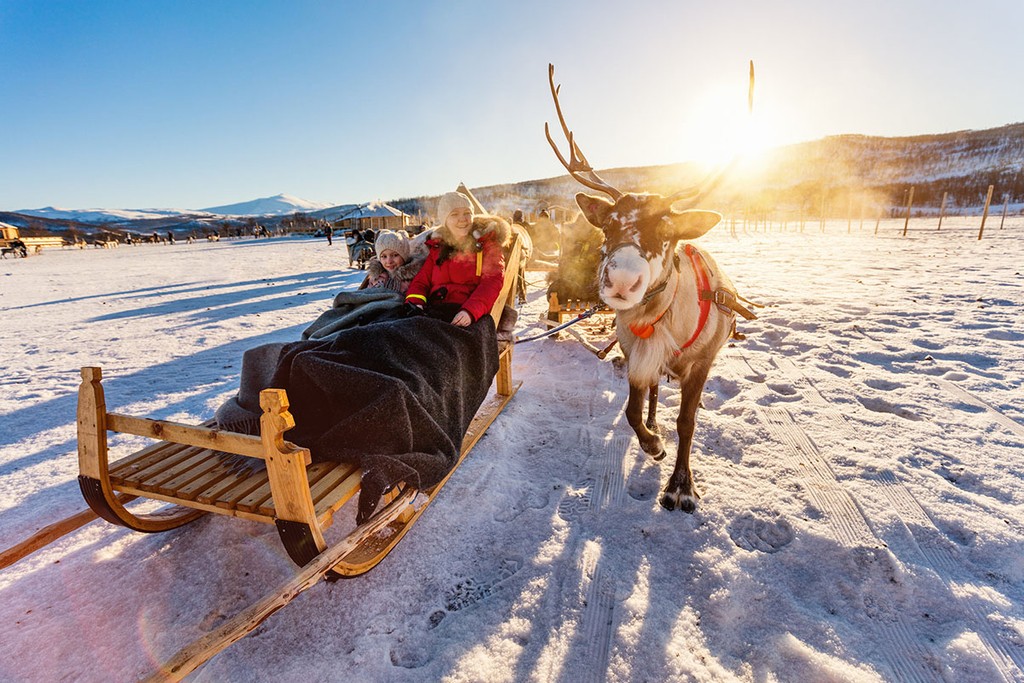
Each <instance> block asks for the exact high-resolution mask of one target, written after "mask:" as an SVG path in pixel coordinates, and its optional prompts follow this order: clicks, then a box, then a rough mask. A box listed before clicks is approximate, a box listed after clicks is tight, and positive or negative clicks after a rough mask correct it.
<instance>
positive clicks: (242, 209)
mask: <svg viewBox="0 0 1024 683" xmlns="http://www.w3.org/2000/svg"><path fill="white" fill-rule="evenodd" d="M332 206H334V205H333V204H321V203H319V202H311V201H308V200H306V199H299V198H298V197H293V196H292V195H290V194H277V195H274V196H273V197H263V198H262V199H253V200H252V201H249V202H239V203H238V204H225V205H224V206H211V207H209V208H207V209H203V211H204V212H205V213H215V214H218V215H221V216H283V215H288V214H293V213H296V212H302V213H309V212H311V211H317V210H319V209H329V208H331V207H332Z"/></svg>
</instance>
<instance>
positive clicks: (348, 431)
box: [216, 316, 498, 523]
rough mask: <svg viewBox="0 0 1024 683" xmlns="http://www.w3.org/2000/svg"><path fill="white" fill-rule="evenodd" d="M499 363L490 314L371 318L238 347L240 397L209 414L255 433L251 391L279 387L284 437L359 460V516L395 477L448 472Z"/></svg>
mask: <svg viewBox="0 0 1024 683" xmlns="http://www.w3.org/2000/svg"><path fill="white" fill-rule="evenodd" d="M326 328H327V326H322V327H321V328H318V329H326ZM497 369H498V354H497V339H496V335H495V329H494V323H493V322H492V321H491V319H490V316H485V317H484V318H481V319H480V320H478V321H477V322H475V323H473V324H472V325H470V326H469V327H465V328H460V327H455V326H453V325H451V324H449V323H448V322H445V321H442V320H435V319H431V318H427V317H415V318H408V319H401V320H388V321H384V322H376V323H373V324H370V325H363V326H358V327H349V328H345V329H340V330H335V331H333V332H331V333H330V334H329V335H328V336H327V337H325V338H323V339H320V340H314V339H309V340H307V341H299V342H293V343H290V344H268V345H265V346H260V347H256V348H254V349H250V350H249V351H246V353H245V355H244V357H243V362H242V378H241V379H242V382H241V388H240V391H239V394H238V396H236V397H234V398H232V399H231V400H229V401H228V402H227V403H225V404H224V405H223V406H221V408H220V409H218V411H217V415H216V419H217V422H218V425H219V426H220V427H221V428H222V429H228V430H232V431H244V432H247V433H258V431H259V415H260V408H259V391H260V390H261V389H263V388H266V387H276V388H282V389H285V390H287V392H288V398H289V401H290V404H291V408H290V410H291V412H292V414H293V415H294V416H295V423H296V427H295V428H294V429H292V430H291V431H289V432H288V434H287V435H286V438H287V439H288V440H289V441H292V442H294V443H296V444H298V445H300V446H305V447H308V448H309V449H310V452H311V454H312V457H313V459H314V460H317V461H319V460H336V461H343V462H355V463H357V464H359V465H360V467H362V469H363V478H362V488H361V491H360V496H359V512H358V515H357V521H358V522H360V523H361V522H363V521H365V520H366V519H368V518H369V516H370V515H371V514H372V513H373V511H374V510H375V509H376V507H377V505H378V501H379V499H380V496H381V495H382V494H383V493H384V492H385V491H387V490H388V489H390V488H391V487H393V486H395V485H396V484H398V483H399V482H405V483H406V484H408V485H411V486H413V487H415V488H418V489H424V488H429V487H430V486H433V485H434V484H436V483H438V482H440V481H441V480H442V479H443V478H444V476H445V475H447V474H448V472H450V471H451V469H452V468H453V467H454V466H455V464H456V462H457V461H458V457H459V453H460V450H461V445H462V437H463V435H464V434H465V432H466V430H467V429H468V428H469V423H470V421H472V419H473V416H474V415H475V414H476V411H477V409H478V408H479V407H480V405H481V404H482V403H483V401H484V399H485V398H486V396H487V391H488V389H489V387H490V385H491V381H492V380H493V378H494V375H495V374H496V373H497Z"/></svg>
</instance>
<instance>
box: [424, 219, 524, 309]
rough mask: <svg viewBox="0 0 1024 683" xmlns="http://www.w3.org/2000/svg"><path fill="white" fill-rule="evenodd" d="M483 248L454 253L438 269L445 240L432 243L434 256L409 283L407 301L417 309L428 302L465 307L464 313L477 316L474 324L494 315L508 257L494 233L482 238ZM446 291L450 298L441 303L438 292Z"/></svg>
mask: <svg viewBox="0 0 1024 683" xmlns="http://www.w3.org/2000/svg"><path fill="white" fill-rule="evenodd" d="M479 244H480V245H481V251H469V252H463V251H454V252H452V253H451V255H450V256H449V257H448V258H447V260H445V262H444V263H442V264H441V265H437V260H438V258H439V257H440V255H441V240H439V239H433V240H428V241H427V246H428V247H430V255H429V256H427V260H426V262H425V263H424V264H423V267H422V268H421V269H420V272H419V273H417V274H416V277H414V278H413V280H412V282H410V283H409V289H408V290H407V291H406V295H405V300H406V301H408V302H409V303H413V304H417V305H423V304H427V303H428V302H430V303H435V302H443V303H450V304H462V310H464V311H466V312H467V313H469V314H470V315H471V316H473V320H474V322H475V321H477V320H479V319H480V318H481V317H482V316H484V315H486V314H488V313H490V312H491V308H493V307H494V302H495V301H497V300H498V294H500V293H501V286H502V284H503V283H504V279H505V257H504V255H503V254H502V252H501V246H500V244H499V243H498V239H497V237H496V236H495V235H494V233H488V234H486V235H484V236H483V237H481V238H480V241H479ZM442 287H443V288H445V289H446V290H447V294H446V295H445V297H444V298H443V299H437V298H436V297H437V296H438V295H436V294H435V292H438V290H440V289H441V288H442ZM432 295H433V296H432Z"/></svg>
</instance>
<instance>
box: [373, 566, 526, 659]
mask: <svg viewBox="0 0 1024 683" xmlns="http://www.w3.org/2000/svg"><path fill="white" fill-rule="evenodd" d="M522 567H523V559H522V558H521V557H507V558H505V559H503V560H502V561H501V562H500V563H499V565H498V567H497V568H496V569H495V570H494V572H493V573H491V574H489V575H487V576H485V577H484V578H473V577H470V578H468V579H464V580H462V581H459V582H458V583H456V584H455V585H454V586H452V587H451V588H449V589H448V590H446V591H444V593H443V595H442V602H443V608H442V609H437V610H435V611H434V612H432V613H431V614H430V616H429V617H428V618H427V625H426V629H427V630H428V631H430V630H433V629H435V628H437V627H438V626H440V625H441V623H442V622H443V621H444V620H445V618H446V617H447V616H448V615H449V614H451V613H453V612H458V611H460V610H464V609H467V608H469V607H472V606H473V605H475V604H477V603H479V602H482V601H484V600H486V599H487V598H489V597H491V596H492V595H495V594H496V593H498V592H500V591H501V589H502V587H503V585H504V583H505V582H506V581H507V580H508V579H509V578H511V577H512V576H513V575H515V574H516V572H518V571H519V570H520V569H522ZM399 640H400V642H399V644H398V645H396V646H395V647H393V648H392V649H391V663H392V664H393V665H394V666H397V667H401V668H403V669H418V668H420V667H422V666H425V665H426V664H427V663H428V662H429V661H430V660H431V658H432V657H433V655H432V648H429V647H428V643H427V642H425V641H424V640H422V639H418V638H401V639H399Z"/></svg>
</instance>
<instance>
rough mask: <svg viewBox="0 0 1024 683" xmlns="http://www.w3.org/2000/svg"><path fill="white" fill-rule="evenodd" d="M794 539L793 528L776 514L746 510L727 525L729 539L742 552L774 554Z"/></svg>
mask: <svg viewBox="0 0 1024 683" xmlns="http://www.w3.org/2000/svg"><path fill="white" fill-rule="evenodd" d="M795 537H796V532H795V531H793V526H792V525H791V524H790V523H789V522H788V521H787V520H786V519H785V518H784V517H782V516H781V515H779V514H778V513H769V512H764V511H760V510H747V511H746V512H744V513H742V514H740V515H739V516H738V517H737V518H736V519H734V520H733V521H732V523H731V524H730V525H729V538H731V539H732V542H733V543H735V544H736V545H737V546H739V547H740V548H743V549H744V550H750V551H755V550H756V551H759V552H762V553H776V552H778V551H780V550H782V549H783V548H784V547H786V546H787V545H789V544H790V543H792V542H793V539H794V538H795Z"/></svg>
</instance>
